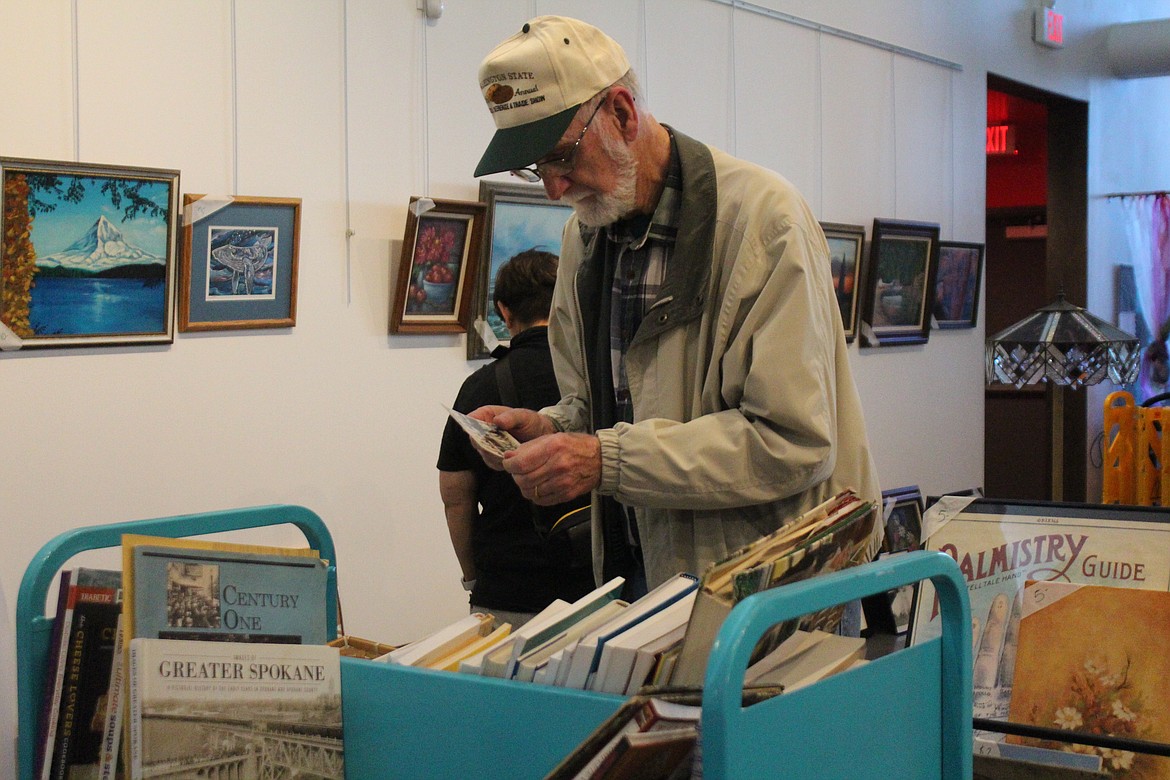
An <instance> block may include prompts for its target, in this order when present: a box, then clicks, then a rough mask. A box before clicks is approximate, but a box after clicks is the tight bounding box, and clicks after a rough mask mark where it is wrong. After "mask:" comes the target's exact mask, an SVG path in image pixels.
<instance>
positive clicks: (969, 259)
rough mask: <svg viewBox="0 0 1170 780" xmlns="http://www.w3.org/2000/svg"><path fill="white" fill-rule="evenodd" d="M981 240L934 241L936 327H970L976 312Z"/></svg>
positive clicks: (981, 276)
mask: <svg viewBox="0 0 1170 780" xmlns="http://www.w3.org/2000/svg"><path fill="white" fill-rule="evenodd" d="M983 253H984V246H983V244H972V243H967V242H964V241H939V242H938V273H937V275H936V277H935V283H934V323H935V324H936V325H937V326H938V327H940V328H974V327H975V321H976V319H977V318H978V316H979V286H980V280H982V278H983Z"/></svg>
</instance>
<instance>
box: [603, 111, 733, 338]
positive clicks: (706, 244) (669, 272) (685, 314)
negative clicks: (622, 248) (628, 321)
mask: <svg viewBox="0 0 1170 780" xmlns="http://www.w3.org/2000/svg"><path fill="white" fill-rule="evenodd" d="M667 129H668V130H669V131H670V134H671V137H672V139H673V142H674V145H675V149H676V150H677V153H678V157H679V165H680V167H681V169H682V201H681V203H680V204H679V209H678V213H677V219H676V223H677V224H676V227H677V229H678V233H677V237H676V239H675V246H674V249H673V251H672V252H671V258H670V262H669V263H668V264H667V269H666V278H665V279H663V281H662V286H661V288H660V289H659V291H658V298H657V300H655V302H654V304H653V305H652V306H651V307H650V309H649V310H648V311H647V313H646V317H645V319H643V320H642V324H641V325H640V326H639V327H638V333H637V335H635V337H634V341H633V343H634V344H638V343H640V342H641V341H643V340H645V339H649V338H654V337H655V336H657V335H659V334H660V333H662V332H664V331H666V330H669V329H670V328H673V327H675V326H676V325H681V324H683V323H686V322H690V321H691V320H693V319H695V318H696V317H699V316H701V315H702V313H703V306H704V303H705V300H706V295H707V289H708V287H709V282H710V278H711V256H712V253H713V251H714V245H715V212H716V201H717V197H718V187H717V185H716V179H715V161H714V158H713V157H712V156H711V150H710V149H709V148H708V147H707V145H706V144H703V143H701V142H699V141H696V140H695V139H693V138H691V137H689V136H687V135H684V134H683V133H680V132H678V131H677V130H674V129H673V128H669V127H668V128H667ZM580 229H581V240H582V242H583V243H584V244H585V253H586V256H587V257H589V258H590V262H591V263H592V264H596V262H597V259H598V257H599V255H600V252H599V251H598V244H597V242H598V241H599V240H604V238H603V236H602V231H601V230H599V229H598V228H587V227H585V226H581V228H580Z"/></svg>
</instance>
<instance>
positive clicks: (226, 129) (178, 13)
mask: <svg viewBox="0 0 1170 780" xmlns="http://www.w3.org/2000/svg"><path fill="white" fill-rule="evenodd" d="M144 10H145V9H144V7H143V5H142V3H141V2H140V0H113V2H104V1H98V2H94V1H92V0H85V1H83V2H79V3H78V14H77V28H78V74H79V78H78V85H79V92H80V101H79V104H80V111H79V114H80V121H79V128H80V158H81V160H82V161H85V162H99V163H113V164H118V165H145V166H150V167H160V168H180V169H182V168H188V169H190V170H195V169H198V170H202V171H212V170H214V171H223V169H224V163H225V161H230V159H231V99H230V98H231V80H230V63H231V48H230V44H231V39H230V27H229V24H230V15H229V4H228V3H226V2H211V3H182V4H174V5H169V6H165V9H164V7H161V6H154V7H153V8H151V9H149V10H145V12H144ZM195 181H196V184H197V185H198V186H199V188H200V189H197V190H193V191H206V190H207V189H210V188H215V191H216V192H224V191H226V189H225V188H226V187H227V186H229V185H230V184H231V181H230V179H224V178H210V179H203V178H202V177H196V180H195ZM183 184H184V186H186V184H187V183H186V182H183ZM189 191H192V190H189Z"/></svg>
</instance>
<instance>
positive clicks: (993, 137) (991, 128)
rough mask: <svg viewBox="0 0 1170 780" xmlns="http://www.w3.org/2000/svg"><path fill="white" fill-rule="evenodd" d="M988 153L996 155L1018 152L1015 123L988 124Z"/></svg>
mask: <svg viewBox="0 0 1170 780" xmlns="http://www.w3.org/2000/svg"><path fill="white" fill-rule="evenodd" d="M987 153H988V154H995V155H1002V154H1016V128H1015V125H988V127H987Z"/></svg>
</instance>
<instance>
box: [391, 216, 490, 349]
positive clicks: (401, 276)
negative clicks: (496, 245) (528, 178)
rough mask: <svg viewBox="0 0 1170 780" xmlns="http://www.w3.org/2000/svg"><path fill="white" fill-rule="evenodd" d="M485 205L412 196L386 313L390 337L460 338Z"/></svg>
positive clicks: (469, 308) (465, 319)
mask: <svg viewBox="0 0 1170 780" xmlns="http://www.w3.org/2000/svg"><path fill="white" fill-rule="evenodd" d="M486 210H487V206H486V205H485V204H483V203H476V202H473V201H464V200H437V199H434V200H432V199H430V198H419V197H418V196H413V197H411V199H410V207H409V208H408V209H407V211H406V234H405V236H404V237H403V239H402V258H401V260H400V261H399V263H398V285H397V290H396V292H395V295H394V307H393V308H392V309H391V310H390V332H391V333H462V332H464V331H465V330H467V324H468V315H469V313H470V311H471V293H470V289H471V281H472V280H473V279H474V278H475V269H476V266H477V265H478V263H479V257H480V253H481V251H482V244H483V222H484V214H485V212H486Z"/></svg>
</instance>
